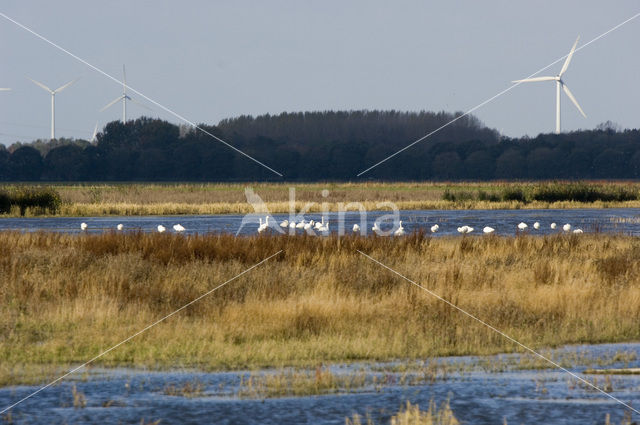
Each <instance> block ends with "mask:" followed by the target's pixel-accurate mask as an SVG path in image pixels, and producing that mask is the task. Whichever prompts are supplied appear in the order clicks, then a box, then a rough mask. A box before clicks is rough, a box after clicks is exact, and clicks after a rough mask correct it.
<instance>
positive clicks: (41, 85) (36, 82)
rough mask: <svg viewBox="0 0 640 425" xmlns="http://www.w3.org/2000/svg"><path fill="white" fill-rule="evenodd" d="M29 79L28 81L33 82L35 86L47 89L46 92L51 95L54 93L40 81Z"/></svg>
mask: <svg viewBox="0 0 640 425" xmlns="http://www.w3.org/2000/svg"><path fill="white" fill-rule="evenodd" d="M27 79H28V80H31V81H32V82H33V84H35V85H37V86H40V87H42V88H43V89H45V90H46V91H48V92H49V93H51V92H52V90H51V89H50V88H49V87H47V86H45V85H44V84H42V83H41V82H40V81H36V80H34V79H32V78H29V77H27Z"/></svg>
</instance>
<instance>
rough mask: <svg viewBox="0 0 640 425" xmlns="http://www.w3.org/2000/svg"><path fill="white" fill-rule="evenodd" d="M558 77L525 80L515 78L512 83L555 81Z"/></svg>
mask: <svg viewBox="0 0 640 425" xmlns="http://www.w3.org/2000/svg"><path fill="white" fill-rule="evenodd" d="M555 80H556V77H535V78H525V79H524V80H514V81H512V83H534V82H536V81H555Z"/></svg>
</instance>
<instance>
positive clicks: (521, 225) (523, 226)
mask: <svg viewBox="0 0 640 425" xmlns="http://www.w3.org/2000/svg"><path fill="white" fill-rule="evenodd" d="M527 227H529V226H527V223H520V224H518V229H520V230H524V229H526V228H527Z"/></svg>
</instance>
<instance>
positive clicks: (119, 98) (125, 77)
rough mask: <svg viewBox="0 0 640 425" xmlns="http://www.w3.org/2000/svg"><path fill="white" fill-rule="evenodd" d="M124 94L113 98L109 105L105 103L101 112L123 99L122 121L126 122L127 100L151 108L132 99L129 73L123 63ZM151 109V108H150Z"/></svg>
mask: <svg viewBox="0 0 640 425" xmlns="http://www.w3.org/2000/svg"><path fill="white" fill-rule="evenodd" d="M122 77H123V78H122V94H121V95H120V96H118V97H116V98H115V99H114V100H112V101H111V102H109V103H108V104H107V105H105V106H104V107H103V108H102V109H100V112H102V111H105V110H107V109H109V108H110V107H112V106H113V105H115V104H116V103H118V102H119V101H122V123H123V124H124V123H126V122H127V100H130V101H132V102H133V103H135V104H137V105H140V106H142V107H143V108H145V109H149V108H147V107H146V106H145V105H143V104H142V103H140V102H138V101H137V100H135V99H132V98H131V97H130V96H129V95H128V94H127V73H126V71H125V69H124V65H122ZM149 110H151V109H149Z"/></svg>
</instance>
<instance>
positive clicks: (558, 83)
mask: <svg viewBox="0 0 640 425" xmlns="http://www.w3.org/2000/svg"><path fill="white" fill-rule="evenodd" d="M578 40H580V36H578V38H577V39H576V42H575V43H573V47H572V48H571V52H569V55H568V56H567V59H566V60H565V61H564V64H563V65H562V69H560V73H559V74H558V75H556V76H555V77H535V78H526V79H524V80H515V81H513V82H514V83H533V82H536V81H555V82H556V134H559V133H560V88H562V90H564V92H565V93H566V95H567V96H568V97H569V99H571V101H572V102H573V104H574V105H576V108H578V111H580V113H581V114H582V116H583V117H585V118H586V117H587V115H586V114H585V113H584V111H583V110H582V108H581V107H580V105H579V104H578V101H577V100H576V98H575V97H574V96H573V94H572V93H571V91H570V90H569V87H567V85H566V84H565V83H564V81H562V75H563V74H564V73H565V72H566V71H567V68H569V63H570V62H571V58H572V57H573V53H574V52H575V50H576V46H577V45H578Z"/></svg>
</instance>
